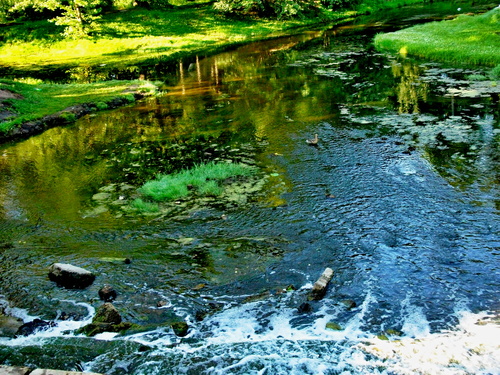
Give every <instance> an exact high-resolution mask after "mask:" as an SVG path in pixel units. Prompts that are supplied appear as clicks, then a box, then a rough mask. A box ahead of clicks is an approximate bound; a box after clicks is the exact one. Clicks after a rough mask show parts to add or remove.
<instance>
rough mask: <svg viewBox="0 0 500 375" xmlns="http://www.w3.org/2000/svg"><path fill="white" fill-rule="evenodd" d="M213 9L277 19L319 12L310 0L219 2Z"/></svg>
mask: <svg viewBox="0 0 500 375" xmlns="http://www.w3.org/2000/svg"><path fill="white" fill-rule="evenodd" d="M214 8H215V9H216V10H218V11H220V12H223V13H226V14H230V15H231V14H232V15H237V14H241V15H258V16H260V17H269V18H271V17H273V18H279V19H286V18H297V17H304V16H306V15H310V14H312V13H316V12H318V10H319V8H318V6H317V5H316V3H315V2H314V1H312V0H303V1H301V0H282V1H272V0H219V1H218V2H216V3H215V4H214Z"/></svg>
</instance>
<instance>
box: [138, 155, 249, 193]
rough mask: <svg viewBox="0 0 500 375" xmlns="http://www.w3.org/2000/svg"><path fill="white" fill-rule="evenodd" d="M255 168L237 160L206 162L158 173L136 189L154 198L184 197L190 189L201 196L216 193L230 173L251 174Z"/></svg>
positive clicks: (220, 189) (219, 191) (231, 175)
mask: <svg viewBox="0 0 500 375" xmlns="http://www.w3.org/2000/svg"><path fill="white" fill-rule="evenodd" d="M254 173H255V168H253V167H250V166H248V165H245V164H239V163H214V162H211V163H207V164H200V165H198V166H196V167H194V168H192V169H188V170H184V171H182V172H179V173H175V174H170V175H161V176H158V177H157V178H156V180H153V181H148V182H146V183H145V184H144V185H143V186H142V187H141V188H140V189H139V192H140V193H141V194H142V195H143V196H145V197H147V198H150V199H152V200H154V201H169V200H175V199H179V198H184V197H187V196H188V195H189V194H190V193H191V192H196V193H197V194H199V195H203V196H219V195H221V194H222V192H223V191H224V189H223V188H222V186H221V184H222V182H223V181H224V180H226V179H228V178H231V177H238V176H250V175H252V174H254Z"/></svg>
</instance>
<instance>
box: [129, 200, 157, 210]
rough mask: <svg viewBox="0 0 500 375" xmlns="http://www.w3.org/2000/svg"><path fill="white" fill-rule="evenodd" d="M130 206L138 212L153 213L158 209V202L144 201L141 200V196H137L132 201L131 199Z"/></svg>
mask: <svg viewBox="0 0 500 375" xmlns="http://www.w3.org/2000/svg"><path fill="white" fill-rule="evenodd" d="M131 206H132V207H133V208H135V209H136V210H138V211H140V212H151V213H154V212H158V211H159V210H160V207H159V206H158V203H152V202H146V201H143V200H142V199H141V198H137V199H135V200H134V201H132V203H131Z"/></svg>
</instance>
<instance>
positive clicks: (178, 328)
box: [170, 322, 189, 337]
mask: <svg viewBox="0 0 500 375" xmlns="http://www.w3.org/2000/svg"><path fill="white" fill-rule="evenodd" d="M170 326H171V327H172V329H173V330H174V333H175V334H176V336H179V337H184V336H186V335H187V334H188V331H189V325H188V324H187V323H186V322H174V323H172V324H171V325H170Z"/></svg>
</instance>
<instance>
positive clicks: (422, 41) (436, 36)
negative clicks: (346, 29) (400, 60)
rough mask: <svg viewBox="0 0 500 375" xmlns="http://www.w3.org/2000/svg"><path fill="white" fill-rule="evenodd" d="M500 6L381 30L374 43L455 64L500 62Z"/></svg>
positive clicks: (399, 51)
mask: <svg viewBox="0 0 500 375" xmlns="http://www.w3.org/2000/svg"><path fill="white" fill-rule="evenodd" d="M499 18H500V6H499V7H496V8H495V9H492V10H490V11H489V12H487V13H485V14H482V15H476V16H474V15H470V14H463V15H460V16H459V17H457V18H455V19H453V20H447V21H441V22H431V23H427V24H423V25H417V26H414V27H411V28H408V29H403V30H399V31H396V32H393V33H387V34H379V35H377V36H376V37H375V46H376V48H378V49H380V50H385V51H394V52H398V53H399V54H400V55H403V56H414V57H419V58H425V59H429V60H434V61H442V62H447V63H452V64H461V65H464V64H467V65H484V66H490V67H495V66H497V65H499V64H500V38H499V35H498V34H499V33H498V31H499V30H500V21H499Z"/></svg>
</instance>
